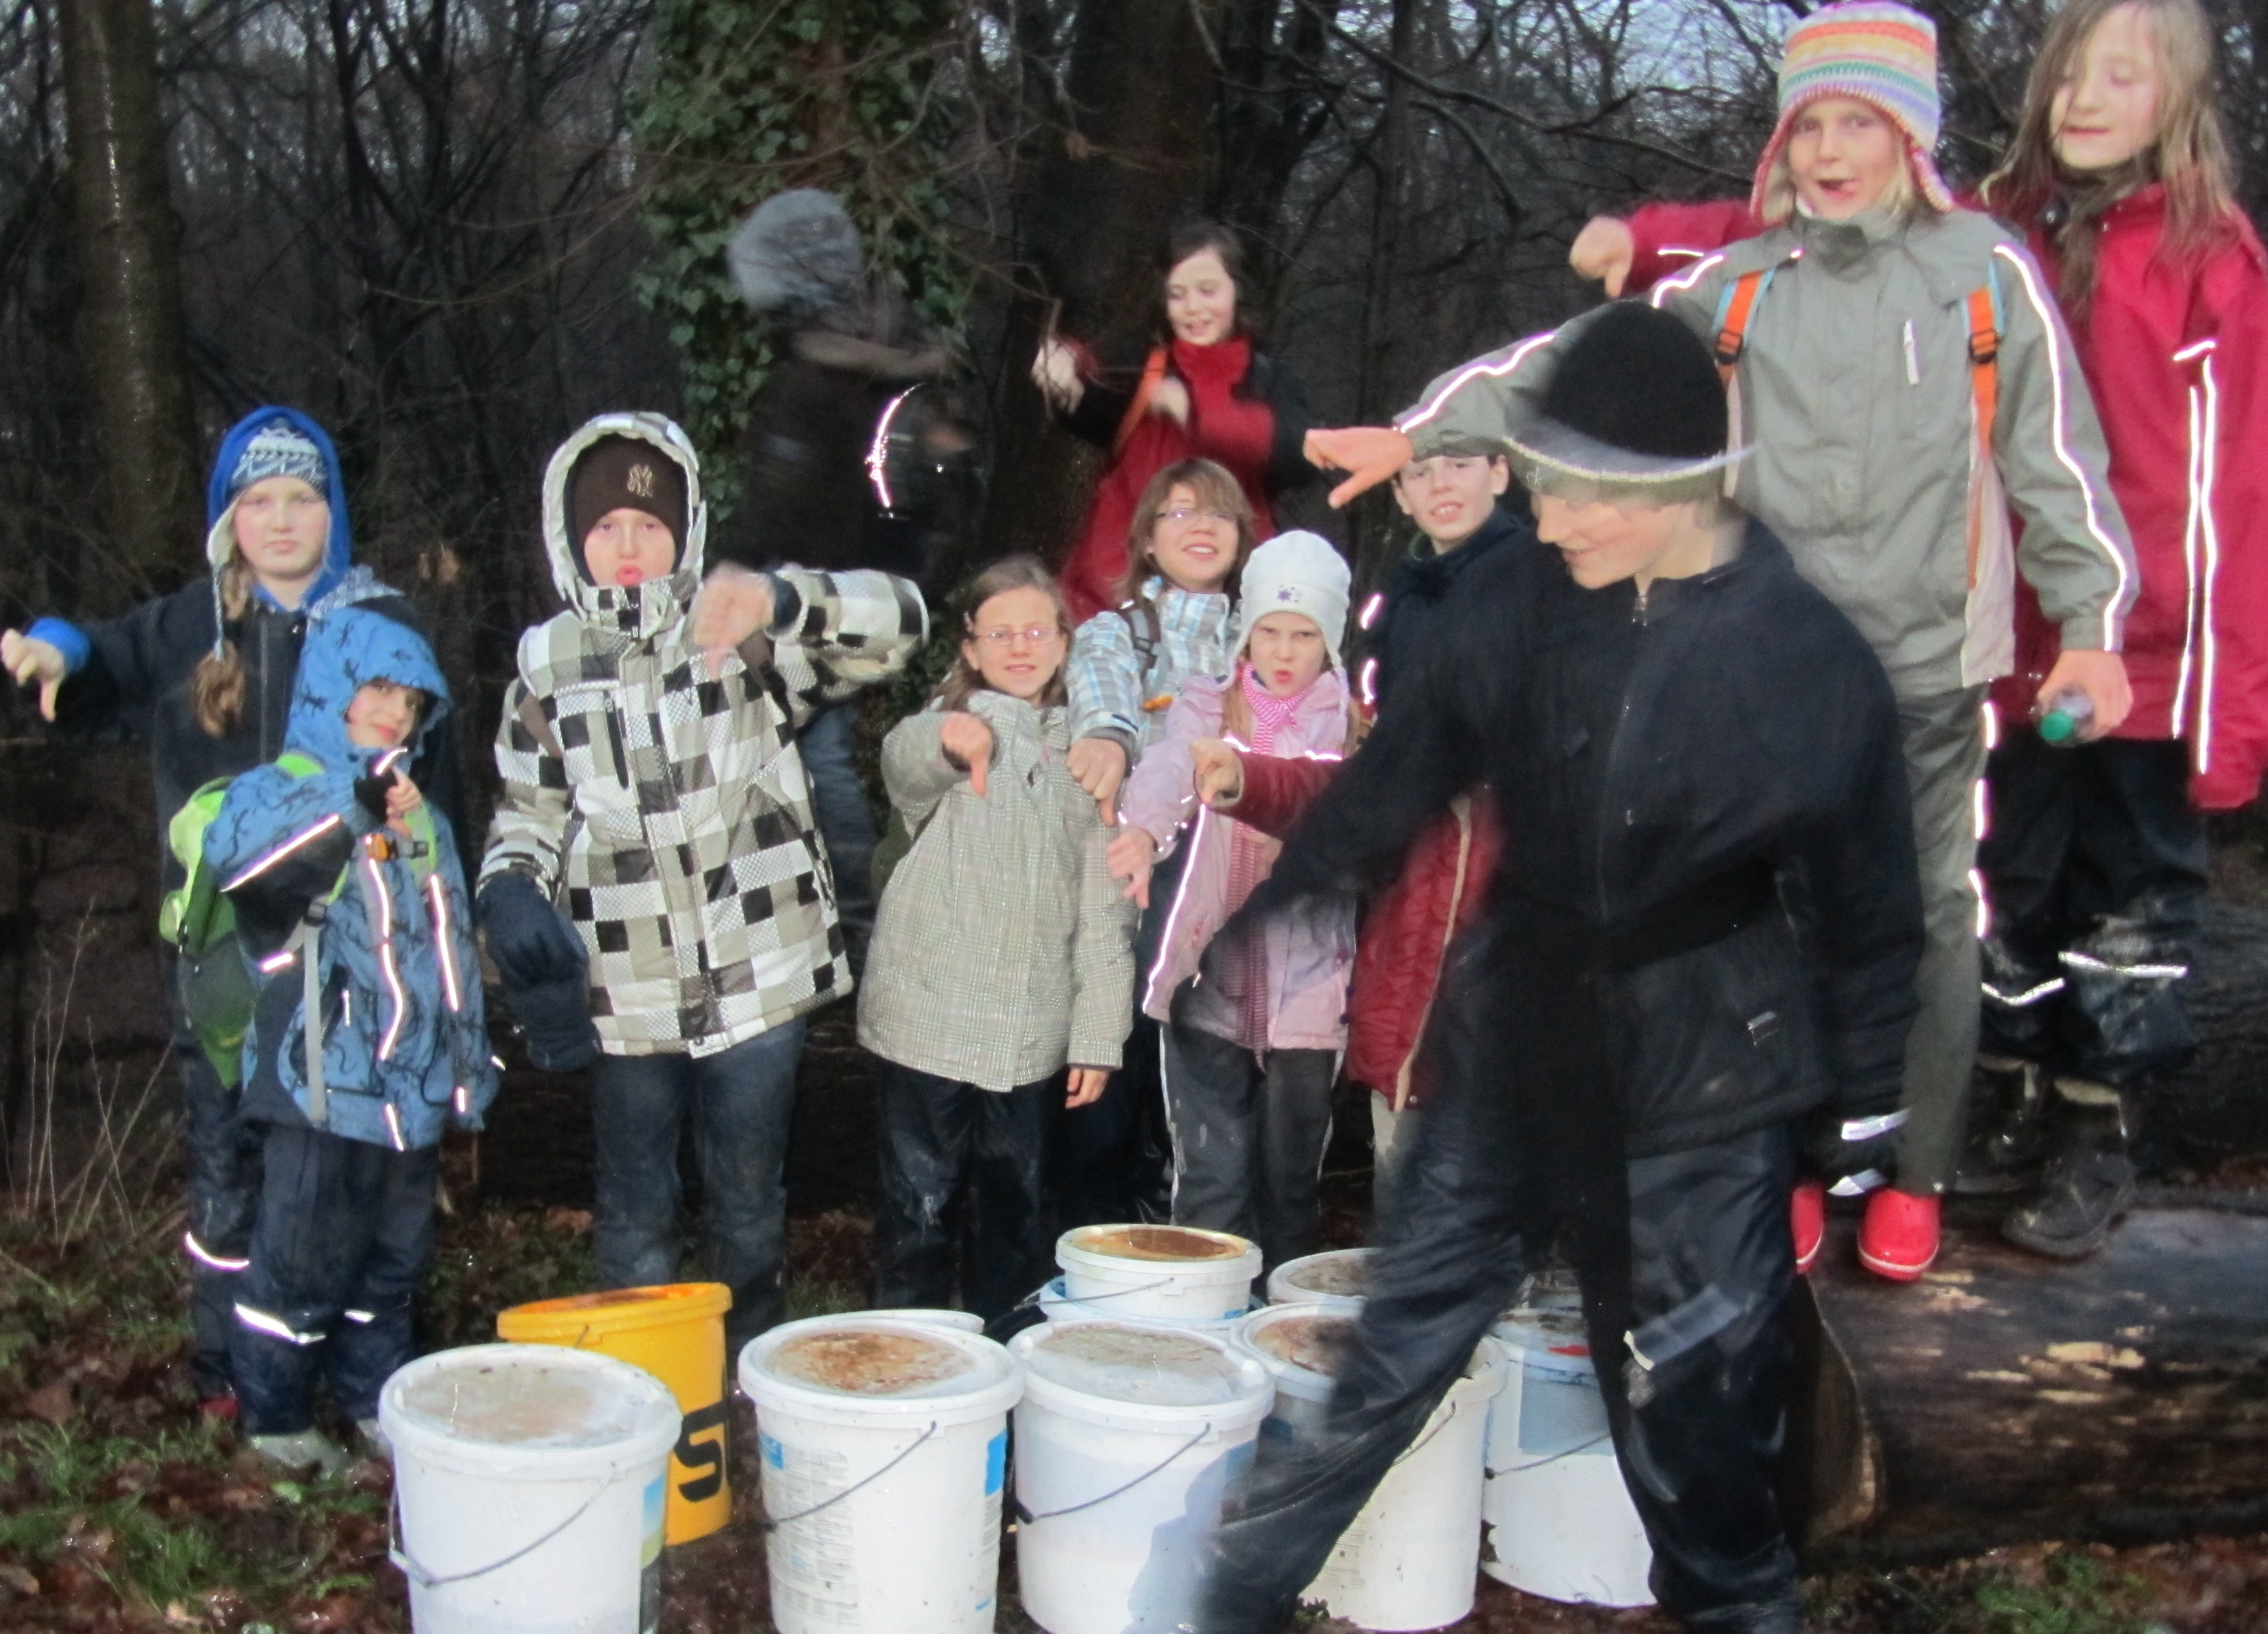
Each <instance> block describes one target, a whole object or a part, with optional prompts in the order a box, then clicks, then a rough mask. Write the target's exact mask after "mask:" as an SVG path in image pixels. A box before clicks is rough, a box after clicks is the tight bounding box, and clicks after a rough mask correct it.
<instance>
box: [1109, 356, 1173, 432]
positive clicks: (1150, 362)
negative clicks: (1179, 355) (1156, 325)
mask: <svg viewBox="0 0 2268 1634" xmlns="http://www.w3.org/2000/svg"><path fill="white" fill-rule="evenodd" d="M1165 378H1166V349H1165V348H1164V347H1162V346H1152V348H1151V349H1150V356H1149V357H1148V358H1147V359H1146V360H1145V362H1144V363H1143V364H1142V379H1141V382H1140V384H1138V386H1135V388H1134V397H1133V400H1132V401H1130V402H1129V403H1128V404H1127V405H1126V417H1125V418H1124V419H1123V420H1121V421H1119V423H1118V433H1117V435H1116V436H1115V437H1113V438H1111V439H1110V457H1111V458H1112V459H1114V460H1116V458H1117V457H1118V456H1119V455H1120V454H1122V453H1124V452H1125V451H1126V439H1127V438H1130V437H1131V436H1133V435H1134V428H1135V427H1136V426H1138V425H1139V424H1141V423H1142V416H1144V415H1145V414H1147V413H1149V412H1150V400H1151V399H1152V397H1155V396H1156V395H1157V394H1158V382H1159V381H1160V380H1162V379H1165Z"/></svg>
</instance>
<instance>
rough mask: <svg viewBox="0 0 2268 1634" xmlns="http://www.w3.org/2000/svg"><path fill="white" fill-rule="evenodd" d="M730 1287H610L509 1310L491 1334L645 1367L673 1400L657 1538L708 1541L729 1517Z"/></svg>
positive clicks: (707, 1284)
mask: <svg viewBox="0 0 2268 1634" xmlns="http://www.w3.org/2000/svg"><path fill="white" fill-rule="evenodd" d="M732 1304H733V1293H732V1290H731V1289H729V1288H727V1287H725V1284H722V1283H718V1282H681V1283H671V1284H667V1285H666V1286H663V1287H659V1288H616V1289H615V1290H613V1291H612V1292H608V1293H578V1294H573V1295H571V1296H570V1297H568V1298H566V1299H539V1300H537V1301H536V1302H535V1303H534V1304H533V1305H515V1306H512V1308H511V1309H510V1310H508V1311H506V1312H504V1314H502V1315H500V1316H498V1317H497V1337H498V1338H501V1339H506V1340H510V1341H511V1342H512V1343H515V1344H563V1345H566V1346H568V1347H570V1348H571V1349H574V1350H578V1351H599V1352H600V1353H601V1354H603V1355H607V1356H612V1357H616V1358H620V1359H621V1360H622V1361H625V1362H629V1363H630V1364H631V1365H634V1366H637V1367H643V1368H644V1369H645V1371H646V1372H648V1373H652V1375H653V1376H654V1377H655V1378H657V1379H659V1380H661V1381H662V1383H664V1384H666V1385H667V1386H668V1387H669V1388H670V1393H671V1394H672V1395H675V1396H676V1397H677V1406H678V1410H679V1411H681V1413H683V1414H684V1421H683V1423H682V1424H681V1425H680V1427H679V1430H678V1435H677V1446H675V1447H674V1449H672V1451H671V1453H670V1454H669V1494H668V1498H669V1501H668V1505H667V1509H666V1515H665V1527H664V1536H665V1537H666V1539H667V1540H668V1541H669V1542H672V1543H690V1542H692V1541H693V1540H694V1539H695V1538H697V1537H707V1536H708V1535H710V1534H711V1532H714V1531H715V1530H717V1528H718V1527H721V1526H723V1525H724V1524H725V1522H726V1521H727V1520H731V1519H732V1518H733V1489H732V1485H731V1483H729V1482H728V1481H727V1480H726V1479H725V1442H726V1440H727V1439H729V1438H728V1437H727V1435H726V1434H725V1312H726V1311H727V1310H729V1309H731V1308H732Z"/></svg>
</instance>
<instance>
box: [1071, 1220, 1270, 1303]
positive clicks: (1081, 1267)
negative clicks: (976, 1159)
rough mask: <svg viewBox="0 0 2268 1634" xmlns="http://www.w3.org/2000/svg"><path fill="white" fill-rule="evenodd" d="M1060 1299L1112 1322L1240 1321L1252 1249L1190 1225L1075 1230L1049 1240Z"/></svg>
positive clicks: (1256, 1266) (1254, 1260)
mask: <svg viewBox="0 0 2268 1634" xmlns="http://www.w3.org/2000/svg"><path fill="white" fill-rule="evenodd" d="M1056 1263H1057V1265H1059V1266H1061V1267H1062V1268H1063V1283H1064V1296H1065V1297H1066V1298H1067V1299H1072V1300H1075V1301H1077V1302H1078V1303H1079V1304H1080V1305H1085V1306H1095V1307H1097V1308H1099V1309H1101V1310H1104V1311H1108V1312H1109V1313H1110V1314H1112V1315H1113V1316H1114V1317H1120V1316H1124V1317H1167V1318H1170V1319H1172V1320H1173V1321H1217V1320H1219V1318H1221V1317H1225V1316H1230V1317H1233V1316H1241V1315H1243V1314H1244V1313H1245V1311H1246V1309H1247V1308H1248V1307H1249V1306H1250V1305H1251V1303H1252V1281H1253V1278H1254V1277H1257V1276H1259V1275H1260V1247H1259V1245H1258V1244H1257V1243H1255V1242H1251V1241H1248V1240H1246V1239H1244V1238H1242V1237H1239V1236H1236V1235H1234V1234H1233V1233H1229V1232H1225V1231H1203V1230H1200V1229H1198V1228H1197V1227H1196V1226H1079V1227H1078V1228H1076V1229H1075V1230H1071V1231H1067V1232H1065V1233H1064V1234H1063V1235H1062V1236H1061V1237H1059V1238H1057V1240H1056Z"/></svg>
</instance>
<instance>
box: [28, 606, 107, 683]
mask: <svg viewBox="0 0 2268 1634" xmlns="http://www.w3.org/2000/svg"><path fill="white" fill-rule="evenodd" d="M24 635H25V637H26V639H27V640H31V641H44V642H46V643H47V644H48V645H49V646H51V647H53V648H54V649H55V651H58V652H60V653H62V654H63V673H65V674H66V675H76V674H77V673H79V671H81V670H83V669H85V667H86V661H87V659H90V658H92V657H93V656H94V644H93V643H92V642H90V641H89V640H87V638H86V632H85V630H83V629H80V628H79V627H78V626H77V625H76V624H74V623H72V622H70V621H69V620H68V619H60V618H42V619H34V620H33V622H32V627H31V629H27V630H26V631H25V632H24Z"/></svg>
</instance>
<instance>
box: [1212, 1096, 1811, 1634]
mask: <svg viewBox="0 0 2268 1634" xmlns="http://www.w3.org/2000/svg"><path fill="white" fill-rule="evenodd" d="M1510 1099H1511V1096H1510V1094H1509V1093H1508V1092H1507V1091H1506V1086H1504V1085H1503V1083H1502V1081H1501V1079H1500V1078H1499V1079H1498V1080H1496V1081H1493V1082H1491V1081H1487V1080H1483V1081H1481V1082H1479V1083H1477V1084H1459V1085H1455V1086H1454V1087H1453V1086H1450V1085H1447V1084H1445V1085H1444V1086H1443V1092H1442V1093H1441V1095H1440V1098H1439V1099H1437V1100H1432V1101H1430V1102H1429V1103H1428V1104H1427V1107H1426V1109H1425V1115H1424V1116H1423V1117H1422V1118H1419V1119H1418V1120H1416V1121H1415V1122H1414V1123H1413V1124H1412V1125H1411V1126H1410V1129H1409V1130H1408V1131H1407V1134H1406V1136H1405V1141H1406V1149H1405V1150H1403V1151H1402V1152H1400V1153H1399V1154H1398V1161H1399V1162H1400V1164H1401V1165H1402V1167H1401V1168H1400V1170H1399V1172H1398V1174H1397V1178H1396V1184H1395V1189H1394V1191H1393V1193H1392V1197H1393V1201H1392V1203H1391V1204H1390V1205H1389V1211H1388V1217H1387V1218H1386V1219H1385V1220H1384V1221H1383V1222H1382V1225H1381V1238H1382V1240H1381V1246H1380V1259H1379V1262H1378V1264H1377V1268H1376V1270H1375V1272H1374V1274H1373V1281H1372V1287H1373V1289H1374V1290H1376V1292H1373V1294H1372V1296H1371V1298H1370V1299H1369V1301H1368V1303H1367V1304H1366V1306H1365V1307H1364V1310H1363V1314H1362V1324H1361V1328H1360V1331H1359V1338H1358V1341H1357V1344H1356V1348H1355V1351H1354V1352H1353V1354H1352V1355H1351V1357H1350V1358H1349V1359H1348V1361H1347V1364H1346V1365H1345V1367H1344V1371H1343V1372H1342V1373H1341V1379H1340V1385H1339V1389H1338V1393H1337V1396H1336V1397H1335V1398H1334V1400H1333V1402H1332V1404H1331V1412H1330V1418H1329V1423H1328V1424H1327V1425H1326V1427H1325V1429H1324V1430H1323V1431H1322V1432H1321V1434H1320V1435H1319V1436H1318V1437H1317V1438H1316V1439H1314V1440H1312V1441H1310V1442H1307V1443H1306V1444H1299V1445H1285V1444H1270V1443H1268V1442H1265V1441H1263V1445H1262V1448H1261V1452H1260V1454H1259V1458H1258V1461H1257V1462H1256V1465H1255V1467H1254V1469H1253V1472H1252V1475H1251V1477H1250V1479H1249V1483H1248V1486H1247V1488H1246V1490H1245V1493H1244V1494H1243V1496H1242V1498H1241V1508H1239V1509H1236V1510H1233V1519H1231V1520H1229V1521H1228V1522H1227V1524H1226V1526H1225V1527H1223V1529H1222V1531H1221V1534H1220V1535H1219V1540H1218V1542H1217V1544H1216V1546H1215V1550H1214V1555H1213V1557H1212V1559H1211V1561H1210V1562H1209V1570H1208V1572H1207V1577H1206V1587H1205V1592H1204V1608H1203V1612H1202V1615H1201V1616H1199V1618H1198V1620H1197V1623H1196V1625H1195V1626H1196V1628H1197V1630H1199V1631H1200V1634H1275V1631H1276V1630H1278V1629H1281V1628H1282V1627H1284V1626H1285V1619H1286V1618H1287V1617H1288V1616H1289V1615H1290V1613H1291V1611H1292V1608H1293V1605H1294V1604H1295V1602H1296V1599H1297V1596H1298V1594H1299V1593H1300V1590H1301V1589H1302V1588H1304V1587H1305V1586H1307V1583H1309V1582H1310V1581H1312V1580H1313V1579H1314V1575H1315V1573H1316V1572H1317V1571H1320V1570H1321V1569H1322V1564H1323V1562H1324V1560H1325V1559H1326V1558H1328V1557H1329V1553H1330V1550H1331V1548H1332V1545H1333V1544H1334V1542H1336V1541H1337V1538H1338V1536H1339V1535H1340V1533H1341V1532H1343V1531H1344V1529H1345V1528H1346V1527H1347V1524H1348V1523H1349V1522H1350V1521H1351V1520H1353V1518H1354V1516H1355V1514H1356V1513H1358V1512H1359V1510H1360V1509H1361V1507H1362V1505H1363V1504H1364V1503H1365V1502H1366V1500H1367V1499H1368V1498H1369V1496H1370V1493H1371V1491H1372V1490H1373V1488H1374V1487H1375V1486H1376V1485H1377V1483H1378V1482H1379V1480H1380V1479H1381V1477H1382V1476H1384V1475H1385V1473H1386V1471H1387V1469H1388V1467H1389V1466H1391V1465H1392V1463H1393V1462H1394V1461H1395V1458H1396V1457H1398V1456H1399V1455H1400V1454H1401V1453H1402V1452H1403V1449H1404V1448H1405V1447H1406V1446H1409V1445H1410V1441H1411V1439H1413V1438H1414V1437H1415V1436H1416V1434H1417V1433H1418V1431H1419V1429H1420V1428H1421V1427H1422V1426H1423V1425H1424V1424H1425V1420H1426V1418H1427V1417H1428V1416H1429V1415H1430V1414H1431V1413H1432V1410H1433V1409H1434V1407H1435V1406H1436V1405H1437V1404H1438V1403H1439V1402H1440V1399H1441V1397H1442V1396H1443V1395H1444V1394H1445V1393H1446V1392H1447V1389H1448V1387H1449V1386H1450V1385H1451V1384H1452V1383H1454V1381H1455V1380H1456V1379H1457V1377H1458V1376H1459V1375H1460V1374H1461V1373H1462V1372H1463V1371H1464V1368H1465V1365H1466V1363H1467V1361H1468V1359H1469V1358H1470V1357H1471V1355H1472V1352H1473V1348H1474V1347H1475V1346H1476V1344H1477V1343H1479V1342H1480V1340H1481V1338H1482V1336H1484V1335H1485V1334H1486V1333H1487V1332H1488V1330H1489V1329H1490V1327H1491V1324H1492V1323H1493V1322H1494V1321H1496V1319H1497V1317H1498V1316H1499V1314H1501V1313H1502V1312H1503V1311H1504V1310H1505V1309H1506V1307H1507V1306H1510V1305H1511V1303H1512V1302H1513V1297H1514V1295H1515V1293H1516V1292H1517V1291H1518V1288H1519V1284H1520V1282H1521V1277H1522V1276H1523V1274H1524V1272H1525V1269H1526V1268H1525V1255H1526V1251H1527V1250H1528V1248H1529V1247H1530V1246H1532V1245H1540V1243H1541V1242H1542V1241H1543V1237H1544V1236H1545V1234H1546V1232H1547V1230H1548V1227H1549V1226H1550V1203H1549V1197H1548V1193H1549V1187H1550V1175H1549V1174H1545V1173H1543V1172H1542V1168H1543V1166H1542V1165H1541V1164H1540V1163H1539V1162H1538V1161H1537V1160H1536V1159H1535V1145H1534V1143H1533V1141H1532V1140H1528V1141H1523V1140H1521V1139H1520V1138H1518V1137H1517V1135H1516V1131H1515V1125H1514V1119H1513V1114H1512V1111H1511V1108H1510V1107H1509V1105H1508V1103H1509V1101H1510ZM1627 1174H1628V1183H1629V1193H1630V1256H1631V1259H1630V1266H1629V1277H1630V1292H1631V1312H1632V1317H1633V1322H1632V1327H1631V1341H1632V1343H1631V1346H1630V1349H1631V1351H1633V1352H1634V1353H1635V1355H1636V1356H1638V1357H1643V1358H1645V1362H1646V1364H1648V1365H1640V1364H1639V1363H1638V1362H1635V1361H1633V1362H1631V1363H1630V1364H1628V1365H1619V1366H1618V1365H1603V1364H1602V1367H1601V1370H1600V1383H1601V1386H1602V1393H1603V1395H1604V1396H1605V1400H1606V1405H1607V1410H1608V1417H1609V1423H1610V1424H1611V1425H1612V1427H1613V1431H1614V1436H1615V1449H1616V1454H1618V1455H1619V1457H1620V1460H1621V1462H1622V1468H1623V1474H1624V1479H1625V1480H1626V1481H1627V1483H1629V1486H1630V1490H1631V1498H1632V1499H1633V1500H1634V1501H1635V1502H1636V1504H1637V1506H1638V1514H1639V1517H1640V1518H1641V1519H1642V1520H1644V1522H1645V1524H1646V1535H1647V1537H1648V1538H1649V1539H1650V1540H1651V1542H1653V1551H1654V1565H1653V1592H1654V1594H1655V1596H1656V1598H1658V1599H1659V1600H1660V1601H1661V1605H1662V1607H1663V1608H1664V1609H1665V1610H1667V1611H1668V1612H1670V1613H1672V1614H1673V1615H1675V1616H1678V1617H1680V1618H1682V1619H1683V1620H1684V1622H1685V1623H1687V1625H1688V1626H1690V1627H1692V1628H1695V1629H1699V1630H1712V1631H1714V1630H1723V1631H1725V1634H1734V1631H1736V1630H1748V1629H1750V1628H1754V1627H1771V1626H1773V1619H1774V1618H1775V1617H1778V1618H1780V1619H1785V1618H1786V1617H1787V1616H1790V1615H1791V1614H1793V1613H1795V1612H1798V1611H1800V1604H1801V1601H1800V1595H1799V1591H1798V1589H1797V1587H1796V1564H1795V1557H1794V1553H1793V1550H1792V1549H1791V1548H1790V1547H1789V1545H1788V1542H1787V1539H1786V1533H1785V1530H1784V1528H1783V1527H1782V1524H1781V1519H1780V1514H1779V1509H1778V1501H1777V1499H1776V1498H1775V1496H1774V1486H1773V1483H1774V1477H1775V1475H1776V1472H1777V1467H1778V1459H1779V1453H1780V1446H1781V1442H1782V1439H1783V1436H1784V1432H1785V1424H1786V1396H1787V1387H1788V1380H1789V1373H1790V1369H1791V1365H1792V1362H1791V1356H1790V1350H1789V1345H1788V1342H1787V1339H1786V1333H1785V1330H1784V1327H1783V1323H1782V1321H1781V1315H1782V1307H1783V1306H1784V1304H1785V1302H1786V1297H1787V1294H1788V1291H1789V1289H1790V1288H1791V1287H1792V1286H1793V1281H1794V1261H1793V1248H1792V1247H1791V1244H1790V1240H1789V1236H1788V1226H1787V1194H1788V1188H1789V1187H1790V1185H1791V1184H1793V1181H1794V1178H1795V1145H1794V1140H1793V1134H1792V1132H1791V1130H1789V1129H1788V1128H1786V1126H1782V1125H1774V1126H1771V1127H1769V1128H1765V1129H1762V1130H1756V1131H1754V1132H1752V1133H1749V1134H1746V1135H1742V1136H1738V1137H1734V1138H1733V1139H1730V1140H1725V1141H1719V1142H1717V1143H1716V1144H1714V1145H1708V1146H1703V1147H1699V1148H1697V1149H1695V1150H1692V1151H1689V1152H1675V1153H1672V1154H1670V1155H1668V1156H1663V1157H1655V1158H1643V1159H1633V1160H1632V1161H1631V1162H1630V1163H1629V1165H1628V1166H1627ZM1565 1226H1566V1228H1567V1230H1568V1232H1569V1233H1570V1237H1571V1246H1572V1248H1573V1250H1574V1253H1575V1256H1576V1258H1577V1261H1578V1263H1579V1264H1580V1263H1582V1262H1584V1261H1585V1260H1586V1259H1587V1258H1588V1257H1590V1256H1591V1255H1593V1254H1594V1252H1595V1249H1594V1247H1593V1246H1592V1245H1591V1243H1590V1233H1587V1231H1586V1229H1585V1226H1584V1223H1583V1222H1581V1221H1580V1220H1570V1221H1567V1222H1565ZM1591 1345H1592V1352H1593V1354H1594V1355H1595V1356H1599V1357H1602V1358H1616V1357H1620V1356H1622V1355H1623V1354H1624V1341H1623V1336H1622V1335H1620V1334H1614V1333H1606V1332H1601V1331H1598V1329H1597V1327H1596V1324H1595V1322H1594V1331H1593V1332H1592V1334H1591ZM1780 1626H1790V1625H1789V1624H1787V1623H1785V1622H1784V1621H1783V1622H1782V1623H1780Z"/></svg>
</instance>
